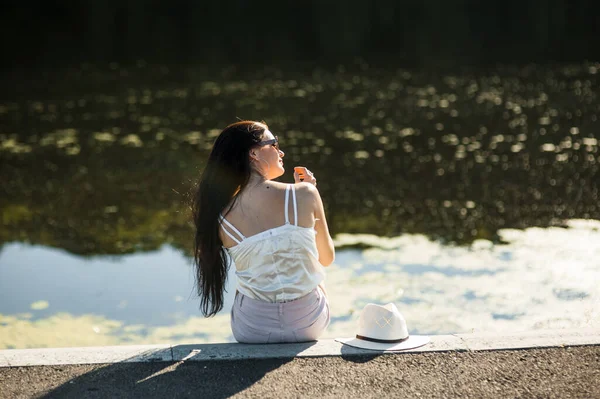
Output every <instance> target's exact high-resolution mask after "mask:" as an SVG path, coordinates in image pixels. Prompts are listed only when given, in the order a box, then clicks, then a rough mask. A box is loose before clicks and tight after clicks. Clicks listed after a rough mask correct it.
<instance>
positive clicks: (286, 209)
mask: <svg viewBox="0 0 600 399" xmlns="http://www.w3.org/2000/svg"><path fill="white" fill-rule="evenodd" d="M290 187H291V184H288V186H287V187H286V188H285V207H284V208H283V214H284V215H285V224H290V218H289V217H288V208H289V205H288V204H289V203H290Z"/></svg>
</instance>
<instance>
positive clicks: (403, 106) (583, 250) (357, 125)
mask: <svg viewBox="0 0 600 399" xmlns="http://www.w3.org/2000/svg"><path fill="white" fill-rule="evenodd" d="M599 68H600V65H598V64H594V63H585V64H580V65H557V66H536V65H530V66H524V67H499V68H496V69H489V70H485V71H482V70H470V71H469V70H462V71H449V72H444V73H438V74H431V73H427V72H422V71H414V70H407V69H402V68H391V67H390V68H386V69H385V70H382V69H376V68H372V67H369V66H368V65H366V64H365V63H364V62H358V63H357V64H356V65H350V66H345V67H338V68H333V69H323V68H321V69H319V68H315V67H311V68H305V69H304V70H303V69H302V68H297V69H294V70H292V69H277V68H266V69H264V70H260V71H240V70H238V69H236V68H235V67H230V68H222V69H220V70H218V71H210V70H206V69H201V68H182V67H165V66H162V67H153V66H147V65H144V64H140V65H138V66H135V67H122V66H119V65H117V64H112V65H111V66H110V67H109V68H106V69H99V68H94V67H91V66H83V67H81V68H76V69H73V70H71V71H68V72H66V73H63V74H62V75H61V74H58V73H56V75H52V76H47V77H46V78H48V80H47V81H46V80H43V79H42V80H40V81H39V82H36V81H35V80H32V81H28V82H23V84H22V85H20V92H18V93H17V92H14V93H13V92H10V91H4V94H3V95H2V96H3V100H2V101H0V126H1V130H0V168H1V170H2V185H1V188H0V190H1V193H2V194H1V196H0V211H1V213H0V215H1V217H2V221H3V229H2V230H0V240H1V241H0V242H1V243H2V247H1V252H0V347H37V346H72V345H102V344H120V343H143V342H147V343H158V342H172V343H176V342H215V341H226V340H231V339H232V338H231V333H230V331H229V324H228V323H229V320H228V315H227V310H228V308H229V306H230V303H231V294H232V292H233V289H232V288H231V287H230V289H229V294H228V296H227V300H226V310H225V311H224V312H223V313H222V314H219V315H217V316H216V317H215V318H212V319H203V318H202V317H201V316H200V313H199V312H198V309H197V306H198V302H197V300H196V299H195V298H194V297H193V275H192V270H191V261H190V258H189V255H190V247H191V234H192V230H191V227H190V225H189V209H188V192H189V189H190V187H191V186H192V185H193V182H194V181H195V180H196V178H197V176H198V173H199V170H200V169H201V167H202V164H203V162H204V159H205V158H206V156H207V154H208V150H209V148H210V144H211V143H212V141H213V140H214V138H215V136H216V134H218V131H219V129H220V128H222V127H223V126H225V125H226V124H227V123H230V122H231V121H232V120H235V117H241V118H248V119H259V120H260V119H266V122H267V123H268V124H269V125H270V127H271V130H272V131H273V132H274V133H275V134H277V135H278V136H279V138H280V140H281V145H282V148H283V150H284V151H285V152H286V159H285V160H286V164H287V166H288V169H289V170H288V171H287V172H286V175H284V177H283V178H282V180H284V181H291V173H292V172H291V166H292V165H295V164H303V165H306V166H309V167H310V168H311V170H313V171H314V172H315V174H316V175H317V177H318V179H319V189H320V191H321V193H322V196H323V198H324V201H325V205H326V207H327V212H328V216H329V219H330V220H329V222H330V228H331V231H332V233H333V234H334V235H335V237H336V244H337V247H338V254H337V259H336V262H335V263H334V265H332V267H330V268H329V269H328V280H327V281H328V291H329V295H330V296H331V300H332V317H333V322H332V325H331V327H330V328H329V331H328V333H327V334H328V336H330V337H334V336H340V335H349V334H350V335H351V334H352V333H353V331H354V326H355V322H356V317H357V315H358V312H359V311H360V309H362V307H363V306H364V304H365V303H367V302H370V301H373V302H381V303H385V302H389V301H394V302H396V303H397V305H398V306H399V307H400V309H401V310H402V312H403V313H404V314H405V316H406V318H407V319H408V320H409V327H410V328H411V330H412V331H415V332H420V333H452V332H466V331H472V330H477V331H505V330H515V329H518V330H529V329H538V328H554V327H581V326H594V325H597V324H598V314H597V312H596V311H595V308H596V307H597V305H598V301H599V298H600V293H599V289H598V288H597V287H599V286H600V284H599V282H600V281H599V274H600V262H598V261H597V259H598V256H597V255H599V252H600V248H599V247H598V244H597V243H598V242H600V241H599V240H598V238H600V237H598V229H599V225H598V222H596V221H595V220H600V215H599V213H600V211H599V209H598V205H597V203H598V183H597V181H598V179H597V169H598V166H597V165H598V162H600V157H599V154H598V142H597V139H598V135H597V125H598V124H597V115H598V112H599V111H600V102H598V99H597V95H596V92H597V90H596V89H597V87H598V74H597V72H598V69H599ZM49 77H52V79H49ZM365 234H368V235H365ZM230 280H231V282H232V283H233V282H235V280H234V278H232V279H230Z"/></svg>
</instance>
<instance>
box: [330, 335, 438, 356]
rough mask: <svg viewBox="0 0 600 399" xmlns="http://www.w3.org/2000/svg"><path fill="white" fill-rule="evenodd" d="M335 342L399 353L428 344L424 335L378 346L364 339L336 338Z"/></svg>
mask: <svg viewBox="0 0 600 399" xmlns="http://www.w3.org/2000/svg"><path fill="white" fill-rule="evenodd" d="M335 340H336V341H338V342H341V343H342V344H344V345H349V346H353V347H355V348H361V349H369V350H373V351H380V352H399V351H404V350H407V349H414V348H418V347H419V346H423V345H425V344H427V343H428V342H429V337H428V336H425V335H411V336H409V337H408V339H407V340H406V341H404V342H400V343H397V344H380V343H378V342H371V341H365V340H364V339H358V338H336V339H335Z"/></svg>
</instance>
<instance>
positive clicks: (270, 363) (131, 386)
mask: <svg viewBox="0 0 600 399" xmlns="http://www.w3.org/2000/svg"><path fill="white" fill-rule="evenodd" d="M315 343H316V342H306V343H302V344H289V345H290V348H292V349H293V351H292V350H290V349H289V348H288V350H287V351H286V353H287V354H288V356H287V357H281V358H271V359H242V360H240V359H239V358H238V359H235V361H234V360H227V357H226V356H225V357H222V356H213V357H212V358H211V357H209V356H206V357H202V350H201V349H200V350H191V351H189V352H190V353H189V354H188V355H187V356H185V358H184V360H179V361H150V362H145V363H139V362H136V361H139V360H140V359H139V356H136V357H134V358H131V359H127V360H125V361H123V362H120V363H114V364H109V365H98V366H93V365H90V369H91V370H90V371H89V372H87V373H85V374H82V375H80V376H78V377H76V378H73V379H71V380H69V381H67V382H65V383H64V384H62V385H61V386H59V387H57V388H56V389H53V390H52V391H50V392H48V393H46V394H45V395H42V396H41V397H43V398H105V397H126V398H129V397H131V398H153V397H161V398H166V397H168V398H180V397H199V398H208V397H210V398H226V397H230V396H232V395H234V394H236V393H239V392H242V391H244V390H246V389H247V388H249V387H251V386H252V385H254V384H255V383H257V382H259V381H260V380H261V379H262V378H263V377H264V376H265V375H266V374H267V373H269V372H270V371H272V370H275V369H277V368H279V367H281V366H282V365H284V364H286V363H288V362H290V361H292V360H293V359H294V356H293V352H296V354H297V353H299V352H301V351H302V350H305V349H307V348H309V347H310V346H312V345H314V344H315ZM240 346H242V344H240ZM243 346H244V347H248V346H249V345H243ZM251 346H252V347H253V351H269V350H270V349H269V347H270V345H251ZM281 346H282V344H278V345H277V347H279V348H281ZM181 347H183V349H184V350H186V351H188V350H189V349H190V348H193V347H195V348H203V347H208V345H181ZM177 349H181V348H178V347H177V346H175V347H173V354H175V353H176V352H177ZM153 358H156V359H158V358H159V357H158V355H155V356H153V355H152V354H150V353H146V354H144V359H153ZM175 358H177V357H175Z"/></svg>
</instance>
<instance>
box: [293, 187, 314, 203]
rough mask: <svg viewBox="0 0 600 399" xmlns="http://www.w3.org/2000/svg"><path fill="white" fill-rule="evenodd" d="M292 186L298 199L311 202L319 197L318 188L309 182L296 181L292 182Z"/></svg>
mask: <svg viewBox="0 0 600 399" xmlns="http://www.w3.org/2000/svg"><path fill="white" fill-rule="evenodd" d="M294 188H295V189H296V194H297V195H298V199H299V200H300V201H311V202H312V201H314V200H315V199H316V198H319V197H320V195H319V190H317V188H316V187H315V186H314V185H312V184H310V183H296V184H294Z"/></svg>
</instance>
